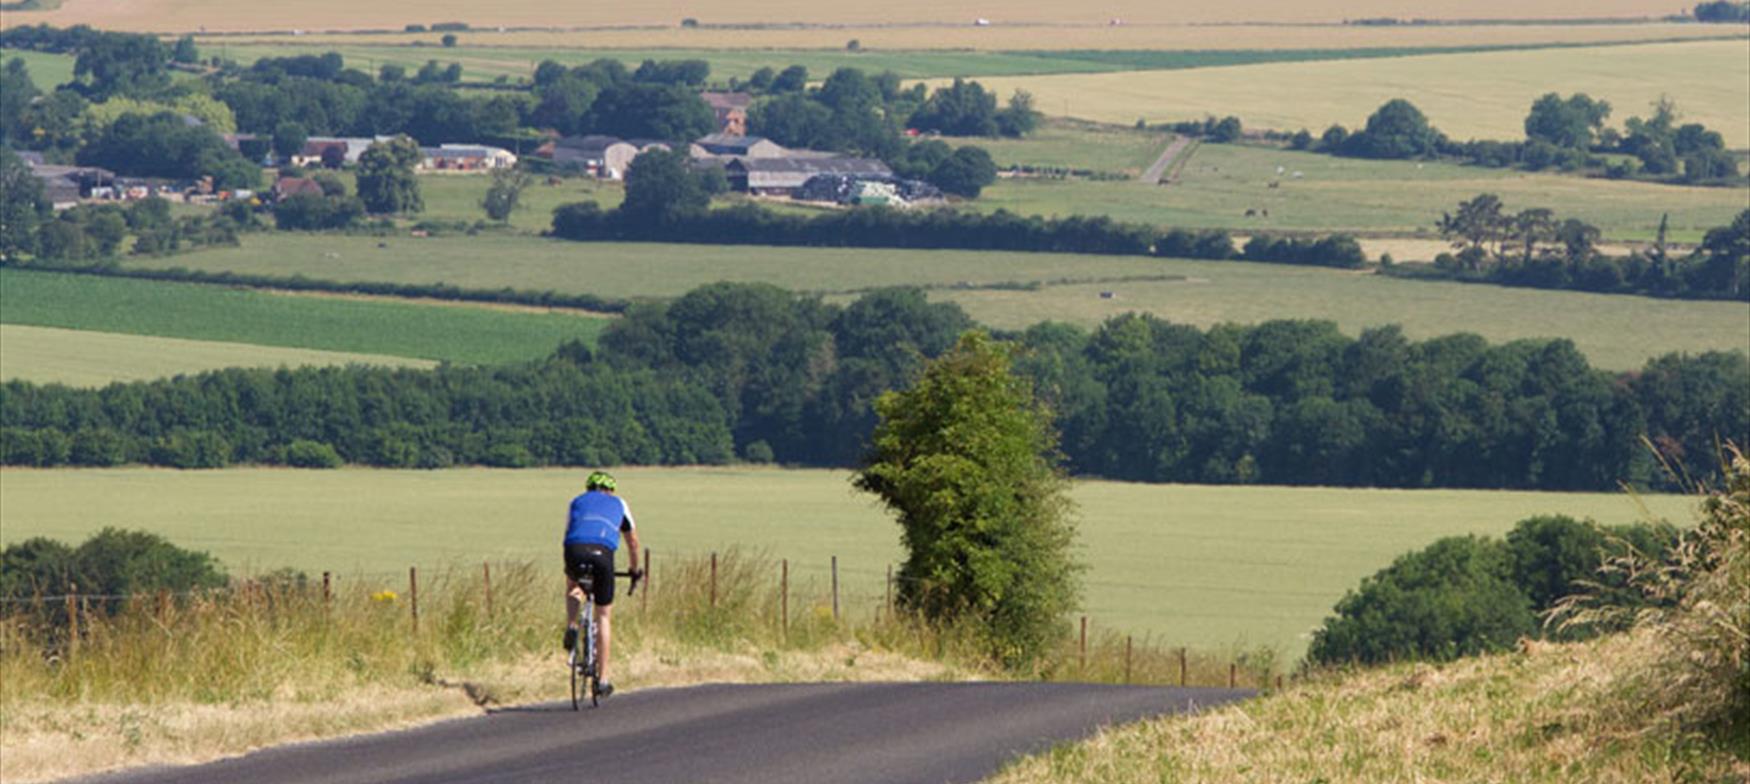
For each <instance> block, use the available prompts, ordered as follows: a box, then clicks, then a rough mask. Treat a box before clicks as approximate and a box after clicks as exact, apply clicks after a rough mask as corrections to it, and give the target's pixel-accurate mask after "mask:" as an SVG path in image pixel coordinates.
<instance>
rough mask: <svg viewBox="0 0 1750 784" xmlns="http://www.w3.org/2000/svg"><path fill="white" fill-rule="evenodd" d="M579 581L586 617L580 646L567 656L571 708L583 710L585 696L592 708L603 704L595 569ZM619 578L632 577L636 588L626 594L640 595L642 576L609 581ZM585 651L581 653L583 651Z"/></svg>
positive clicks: (627, 574)
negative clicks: (569, 673) (599, 666)
mask: <svg viewBox="0 0 1750 784" xmlns="http://www.w3.org/2000/svg"><path fill="white" fill-rule="evenodd" d="M579 577H580V578H581V579H579V580H577V585H578V587H579V588H581V589H583V604H582V606H581V607H580V608H579V610H578V612H579V613H580V614H581V615H582V616H583V618H582V621H583V623H582V627H581V628H580V629H579V632H580V633H579V634H578V639H577V643H576V644H575V645H573V646H572V647H571V652H570V654H569V655H568V656H567V657H566V664H567V666H568V668H569V669H570V670H571V709H572V710H581V709H582V706H583V697H585V696H588V697H589V704H590V707H595V706H597V705H600V704H601V693H600V692H601V674H600V671H599V670H598V668H597V666H596V665H597V661H598V659H597V655H598V651H599V648H598V647H597V637H596V634H597V629H596V618H595V580H596V575H595V571H594V570H593V569H589V568H586V569H585V570H584V572H583V574H581V575H579ZM615 577H631V578H632V586H631V587H630V588H628V589H627V591H626V595H627V596H632V595H634V594H636V593H637V592H638V577H637V576H635V575H634V574H633V573H632V572H614V573H612V574H610V575H608V579H610V580H612V579H614V578H615ZM580 649H581V650H580Z"/></svg>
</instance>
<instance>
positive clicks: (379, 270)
mask: <svg viewBox="0 0 1750 784" xmlns="http://www.w3.org/2000/svg"><path fill="white" fill-rule="evenodd" d="M376 243H377V240H375V239H374V238H370V237H347V236H338V235H304V234H296V235H294V234H260V235H250V236H248V237H245V238H244V245H243V246H242V247H240V248H222V249H217V250H208V251H202V252H199V253H193V254H188V255H183V256H176V257H171V258H141V259H129V260H128V261H127V262H126V263H127V264H128V265H130V266H141V267H172V266H181V267H188V268H190V269H199V270H206V271H210V272H220V271H227V270H229V271H234V272H246V273H252V274H263V275H285V276H291V275H296V274H302V275H306V276H309V277H312V278H324V279H333V280H342V281H387V282H394V283H435V282H443V283H448V284H451V285H456V286H462V287H465V288H488V289H496V288H503V287H506V286H509V287H513V288H522V289H534V290H547V289H551V290H554V291H559V292H564V293H590V294H595V295H598V296H602V297H610V298H634V297H674V296H678V295H680V294H683V293H685V292H687V291H689V290H691V289H693V288H695V287H698V286H701V285H704V284H706V283H712V282H716V281H723V280H728V281H741V282H769V283H774V284H777V285H780V286H783V287H786V288H789V289H792V290H797V291H808V292H822V293H831V292H849V291H855V290H863V289H868V288H874V287H880V286H896V285H920V286H930V287H933V288H935V289H936V291H934V292H933V293H932V296H933V297H935V298H938V299H952V300H954V301H956V302H959V303H961V305H963V306H964V307H966V309H967V310H968V312H970V313H971V314H972V316H973V317H974V318H976V319H978V320H980V321H982V322H984V323H986V324H990V325H992V326H996V327H1001V328H1024V327H1026V326H1029V325H1031V324H1034V323H1036V322H1039V321H1043V320H1047V319H1054V320H1061V321H1069V322H1073V323H1077V324H1082V325H1084V326H1092V325H1095V324H1098V323H1099V322H1101V321H1103V320H1105V319H1106V318H1109V317H1111V316H1114V315H1118V314H1120V313H1124V312H1127V311H1149V312H1153V313H1155V314H1157V315H1159V316H1161V317H1163V318H1166V319H1169V320H1172V321H1176V322H1181V323H1191V324H1198V325H1209V324H1216V323H1220V322H1226V321H1231V322H1240V323H1255V322H1259V321H1265V320H1269V319H1278V318H1319V319H1332V320H1335V321H1336V322H1337V323H1338V324H1339V325H1340V326H1342V328H1343V329H1344V331H1345V332H1348V333H1350V334H1355V333H1357V332H1359V331H1360V330H1361V329H1363V328H1366V327H1369V326H1376V325H1384V324H1402V325H1403V326H1404V329H1405V331H1406V333H1408V334H1409V335H1411V336H1414V337H1418V338H1426V337H1433V336H1437V335H1445V334H1450V333H1453V332H1475V333H1478V334H1480V335H1483V336H1484V337H1487V338H1489V339H1490V340H1494V341H1505V340H1513V339H1516V338H1528V337H1566V338H1570V339H1572V340H1573V341H1574V342H1575V343H1576V344H1577V345H1578V346H1579V347H1580V349H1581V350H1582V351H1584V352H1585V353H1586V355H1587V356H1588V357H1589V358H1590V359H1591V360H1592V362H1593V363H1594V364H1596V365H1598V366H1599V367H1604V368H1610V369H1614V370H1628V369H1633V368H1638V367H1640V366H1641V365H1642V364H1644V363H1645V362H1646V360H1647V359H1648V358H1649V357H1653V356H1658V355H1660V354H1664V353H1667V352H1671V351H1691V352H1695V351H1707V350H1714V349H1724V350H1731V349H1739V350H1750V308H1746V307H1745V306H1744V304H1743V303H1733V302H1698V301H1687V300H1660V299H1652V298H1647V297H1630V296H1615V295H1601V294H1587V293H1582V292H1571V291H1550V290H1542V289H1527V288H1506V287H1501V286H1486V285H1474V284H1464V283H1452V282H1435V281H1413V280H1403V279H1398V278H1388V277H1384V276H1379V275H1369V274H1365V273H1356V272H1350V271H1346V270H1333V269H1325V268H1312V267H1294V266H1288V265H1281V264H1255V263H1249V262H1212V261H1186V260H1179V259H1152V258H1143V257H1127V256H1080V255H1070V254H1047V253H1002V252H976V251H918V250H857V249H846V248H773V247H764V246H702V245H662V244H654V243H593V242H591V243H581V242H566V241H563V240H549V239H543V238H539V237H523V236H492V237H487V236H480V237H452V238H443V239H431V240H391V241H390V242H389V248H387V249H379V248H377V247H376ZM1139 277H1140V278H1145V279H1143V280H1138V279H1137V278H1139ZM1061 281H1088V282H1085V283H1073V282H1071V283H1060V282H1061ZM1030 282H1033V283H1040V284H1042V285H1041V287H1040V288H1038V290H1016V287H1013V286H1006V285H1005V286H1002V287H1000V288H995V289H992V288H985V289H978V288H971V287H980V286H982V287H990V286H992V284H1012V283H1022V284H1025V283H1030ZM1045 284H1051V285H1045ZM1105 291H1109V292H1112V293H1113V294H1114V297H1113V298H1111V299H1106V298H1102V297H1101V296H1100V293H1101V292H1105ZM839 298H841V299H843V298H848V296H847V295H842V294H841V295H840V296H839ZM354 350H357V349H354Z"/></svg>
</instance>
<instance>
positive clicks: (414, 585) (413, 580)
mask: <svg viewBox="0 0 1750 784" xmlns="http://www.w3.org/2000/svg"><path fill="white" fill-rule="evenodd" d="M407 604H408V606H409V608H410V610H411V612H412V615H413V632H414V633H415V634H418V633H419V567H417V566H409V567H407Z"/></svg>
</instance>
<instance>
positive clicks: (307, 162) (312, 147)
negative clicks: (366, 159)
mask: <svg viewBox="0 0 1750 784" xmlns="http://www.w3.org/2000/svg"><path fill="white" fill-rule="evenodd" d="M390 138H392V137H388V136H379V137H377V138H375V139H366V138H360V137H347V138H341V137H335V136H312V137H310V138H308V139H305V140H304V149H302V150H299V151H298V154H297V155H293V156H292V165H294V166H325V165H329V163H330V162H332V161H334V160H338V161H339V162H340V163H341V164H354V163H358V162H359V156H360V155H364V154H365V150H368V149H370V147H371V145H373V144H376V143H377V142H379V141H387V140H388V139H390ZM330 150H333V151H334V152H330ZM324 154H326V155H327V156H328V157H327V158H324V157H323V156H324Z"/></svg>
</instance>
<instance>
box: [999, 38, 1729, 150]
mask: <svg viewBox="0 0 1750 784" xmlns="http://www.w3.org/2000/svg"><path fill="white" fill-rule="evenodd" d="M981 81H983V82H984V84H985V85H986V86H987V87H993V88H995V90H996V92H997V94H999V95H1007V94H1009V93H1011V92H1013V91H1014V90H1017V89H1024V90H1028V91H1030V92H1032V93H1033V96H1034V98H1035V99H1037V103H1038V106H1039V107H1040V108H1041V109H1043V110H1044V111H1045V112H1047V113H1049V114H1056V115H1067V116H1070V117H1076V118H1081V119H1087V120H1095V121H1101V122H1114V123H1131V122H1135V121H1136V119H1137V118H1138V117H1142V118H1145V119H1147V120H1148V121H1150V122H1165V121H1172V120H1184V119H1195V118H1201V117H1203V116H1205V115H1216V116H1225V115H1230V114H1232V115H1237V116H1239V117H1240V119H1242V120H1244V121H1245V124H1246V125H1247V127H1252V128H1279V129H1288V130H1293V129H1297V128H1308V129H1311V130H1313V131H1314V133H1317V132H1318V131H1320V130H1321V129H1323V128H1325V127H1326V126H1329V125H1330V124H1332V123H1342V124H1343V125H1345V126H1348V127H1351V128H1353V127H1356V126H1358V125H1361V124H1362V123H1363V122H1364V121H1365V120H1366V118H1367V115H1368V114H1370V113H1372V112H1373V110H1374V109H1376V108H1378V107H1379V105H1380V104H1382V103H1385V102H1386V101H1388V100H1391V99H1392V98H1407V99H1409V100H1410V101H1411V102H1413V103H1415V104H1416V106H1418V107H1420V108H1421V109H1422V111H1423V112H1425V113H1426V114H1427V115H1428V118H1429V119H1430V120H1431V121H1432V122H1433V123H1434V124H1435V125H1436V126H1438V127H1439V128H1440V129H1441V130H1442V131H1445V132H1446V133H1447V135H1449V136H1452V137H1453V138H1456V139H1470V138H1486V139H1516V138H1521V137H1523V136H1524V134H1525V125H1524V123H1525V114H1526V112H1527V111H1528V110H1529V109H1530V107H1531V102H1532V101H1534V100H1536V99H1537V97H1538V96H1539V95H1542V94H1544V93H1547V92H1560V93H1562V94H1564V95H1566V94H1568V93H1574V92H1583V93H1587V94H1589V95H1591V96H1592V97H1594V98H1603V99H1605V100H1608V101H1609V102H1610V104H1611V106H1612V107H1614V109H1615V111H1614V112H1612V114H1611V117H1610V120H1609V123H1610V124H1611V125H1614V126H1618V127H1620V126H1621V124H1622V121H1623V120H1624V119H1626V118H1628V117H1630V116H1645V115H1646V114H1647V113H1648V111H1649V106H1650V105H1651V104H1652V102H1653V101H1655V100H1657V99H1658V98H1659V96H1661V95H1666V96H1670V97H1671V98H1672V99H1673V100H1675V101H1676V102H1677V109H1678V112H1679V113H1680V115H1681V122H1700V123H1702V124H1705V125H1707V126H1708V127H1709V128H1713V129H1715V130H1717V131H1719V132H1720V133H1721V134H1723V135H1724V136H1725V137H1726V145H1727V146H1728V147H1732V148H1736V149H1742V148H1745V147H1750V41H1695V42H1683V43H1664V44H1635V45H1627V46H1603V47H1591V48H1579V49H1548V50H1541V51H1519V52H1480V53H1472V54H1443V55H1421V56H1416V57H1403V58H1396V59H1391V60H1334V61H1326V62H1306V63H1286V64H1268V65H1245V66H1231V67H1225V68H1198V69H1193V70H1180V71H1131V72H1125V73H1107V74H1071V75H1058V76H1031V77H1009V78H988V79H983V80H981Z"/></svg>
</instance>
